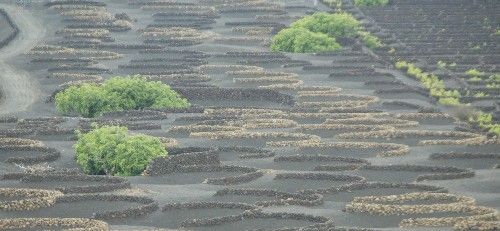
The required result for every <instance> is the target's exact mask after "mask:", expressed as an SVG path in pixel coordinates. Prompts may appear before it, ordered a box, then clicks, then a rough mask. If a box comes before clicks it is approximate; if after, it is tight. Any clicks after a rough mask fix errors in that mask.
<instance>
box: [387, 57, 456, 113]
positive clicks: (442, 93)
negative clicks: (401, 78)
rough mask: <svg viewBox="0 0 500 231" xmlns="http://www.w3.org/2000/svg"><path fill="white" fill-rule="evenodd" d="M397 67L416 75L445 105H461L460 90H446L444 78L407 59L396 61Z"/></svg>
mask: <svg viewBox="0 0 500 231" xmlns="http://www.w3.org/2000/svg"><path fill="white" fill-rule="evenodd" d="M395 67H396V68H397V69H406V73H407V74H408V75H410V76H413V77H415V78H416V79H418V80H419V81H420V83H422V85H423V86H424V87H425V88H426V89H428V90H429V92H430V94H431V95H432V96H434V97H436V98H438V100H439V103H441V104H444V105H460V100H459V99H460V97H461V95H460V92H458V91H457V90H446V88H445V85H444V82H443V80H440V79H439V77H438V76H437V75H435V74H431V73H426V72H424V71H422V69H420V68H418V67H416V66H415V65H413V64H411V63H407V62H405V61H399V62H396V64H395Z"/></svg>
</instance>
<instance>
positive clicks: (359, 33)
mask: <svg viewBox="0 0 500 231" xmlns="http://www.w3.org/2000/svg"><path fill="white" fill-rule="evenodd" d="M340 38H359V39H360V40H361V41H363V42H364V43H365V44H366V46H368V47H370V48H377V47H380V46H382V43H381V42H380V40H379V39H378V38H377V37H375V36H373V35H371V34H370V33H368V32H366V31H363V30H362V27H361V25H360V22H359V21H358V20H356V19H355V18H354V17H353V16H352V15H351V14H348V13H335V14H330V13H325V12H320V13H315V14H313V15H310V16H306V17H304V18H301V19H299V20H297V21H295V22H293V23H292V24H291V25H290V28H287V29H284V30H281V31H280V32H278V34H277V35H276V36H274V37H273V40H272V43H271V50H272V51H284V52H296V53H308V52H321V51H334V50H338V49H340V48H341V46H340V44H338V43H337V39H340Z"/></svg>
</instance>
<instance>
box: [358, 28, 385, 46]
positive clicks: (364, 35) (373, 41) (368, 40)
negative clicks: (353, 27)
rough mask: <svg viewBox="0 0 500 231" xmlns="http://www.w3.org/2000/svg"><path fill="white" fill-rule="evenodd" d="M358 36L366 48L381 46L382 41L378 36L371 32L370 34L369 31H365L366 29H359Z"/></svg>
mask: <svg viewBox="0 0 500 231" xmlns="http://www.w3.org/2000/svg"><path fill="white" fill-rule="evenodd" d="M359 36H360V37H361V40H362V41H363V43H364V44H365V45H366V46H367V47H368V48H372V49H374V48H379V47H382V46H383V44H382V42H381V41H380V39H379V38H377V37H375V36H373V35H372V34H370V33H369V32H366V31H360V32H359Z"/></svg>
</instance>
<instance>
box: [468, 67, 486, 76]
mask: <svg viewBox="0 0 500 231" xmlns="http://www.w3.org/2000/svg"><path fill="white" fill-rule="evenodd" d="M465 74H466V75H468V76H470V77H483V76H485V73H484V72H482V71H479V70H477V69H469V70H467V71H466V72H465Z"/></svg>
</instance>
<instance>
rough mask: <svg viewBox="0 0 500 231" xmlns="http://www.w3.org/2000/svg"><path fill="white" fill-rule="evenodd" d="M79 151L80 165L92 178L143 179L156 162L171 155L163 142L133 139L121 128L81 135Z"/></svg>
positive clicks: (154, 139)
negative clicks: (103, 176)
mask: <svg viewBox="0 0 500 231" xmlns="http://www.w3.org/2000/svg"><path fill="white" fill-rule="evenodd" d="M75 151H76V162H77V163H78V164H79V165H80V166H81V167H82V168H83V171H84V172H85V173H87V174H92V175H104V174H108V175H120V176H134V175H139V174H141V173H142V172H143V171H144V169H145V168H146V165H147V164H148V163H149V161H151V160H152V159H153V158H155V157H160V156H166V155H167V151H166V150H165V147H164V146H163V144H162V143H161V140H160V139H159V138H156V137H152V136H147V135H130V134H128V130H127V128H125V127H117V126H104V127H100V128H95V129H94V130H92V131H90V132H88V133H85V134H82V133H79V134H78V142H77V143H76V144H75Z"/></svg>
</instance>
